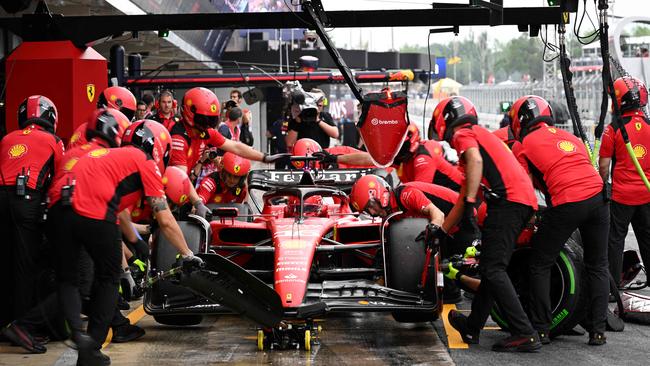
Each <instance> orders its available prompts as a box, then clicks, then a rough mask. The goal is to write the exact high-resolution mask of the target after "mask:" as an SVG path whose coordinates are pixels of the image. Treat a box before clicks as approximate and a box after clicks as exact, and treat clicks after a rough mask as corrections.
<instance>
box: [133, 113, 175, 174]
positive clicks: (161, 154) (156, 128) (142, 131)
mask: <svg viewBox="0 0 650 366" xmlns="http://www.w3.org/2000/svg"><path fill="white" fill-rule="evenodd" d="M171 140H172V138H171V136H170V135H169V131H167V129H166V128H165V127H164V126H163V125H161V124H160V123H158V122H156V121H152V120H149V119H143V120H140V121H136V122H133V123H132V124H131V126H129V128H127V129H126V131H124V136H123V137H122V146H127V145H133V146H136V147H138V148H139V149H140V150H142V151H144V152H145V153H147V154H149V156H151V157H152V158H153V160H154V162H156V165H157V166H158V169H159V170H160V172H161V174H162V172H164V171H165V167H166V166H167V163H169V153H170V150H171Z"/></svg>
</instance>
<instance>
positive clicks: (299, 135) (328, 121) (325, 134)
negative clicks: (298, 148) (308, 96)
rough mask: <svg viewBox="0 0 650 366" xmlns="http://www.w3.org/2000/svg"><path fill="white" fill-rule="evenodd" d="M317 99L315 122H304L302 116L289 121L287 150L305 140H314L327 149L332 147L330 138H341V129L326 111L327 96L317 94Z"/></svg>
mask: <svg viewBox="0 0 650 366" xmlns="http://www.w3.org/2000/svg"><path fill="white" fill-rule="evenodd" d="M315 99H316V106H317V107H318V114H317V115H316V119H315V120H314V121H308V120H304V121H303V120H302V118H301V117H300V116H295V117H294V118H291V119H290V120H289V128H288V132H287V137H286V144H287V150H291V149H292V148H293V145H294V144H295V143H296V141H298V140H300V139H303V138H309V139H312V140H314V141H316V142H318V144H319V145H320V146H321V147H322V148H324V149H325V148H328V147H329V146H330V138H335V139H336V138H338V137H339V129H338V128H337V127H336V123H334V119H333V118H332V115H331V114H329V113H327V112H325V111H324V108H325V105H324V103H325V95H323V94H322V92H320V91H319V92H318V93H316V98H315Z"/></svg>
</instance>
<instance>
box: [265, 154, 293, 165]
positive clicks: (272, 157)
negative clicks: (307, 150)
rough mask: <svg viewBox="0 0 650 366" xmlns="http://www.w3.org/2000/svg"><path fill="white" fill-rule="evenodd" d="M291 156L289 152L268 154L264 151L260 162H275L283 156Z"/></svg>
mask: <svg viewBox="0 0 650 366" xmlns="http://www.w3.org/2000/svg"><path fill="white" fill-rule="evenodd" d="M289 156H291V154H289V153H281V154H273V155H269V154H267V153H264V157H263V158H262V162H264V163H275V162H276V161H278V160H280V159H284V158H288V157H289Z"/></svg>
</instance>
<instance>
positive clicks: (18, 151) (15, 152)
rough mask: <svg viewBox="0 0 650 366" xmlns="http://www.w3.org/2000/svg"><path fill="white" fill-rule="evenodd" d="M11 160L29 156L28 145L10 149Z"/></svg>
mask: <svg viewBox="0 0 650 366" xmlns="http://www.w3.org/2000/svg"><path fill="white" fill-rule="evenodd" d="M8 152H9V158H10V159H18V158H19V157H21V156H23V155H25V154H27V145H25V144H17V145H14V146H12V147H10V148H9V151H8Z"/></svg>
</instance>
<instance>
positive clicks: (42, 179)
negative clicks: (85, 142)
mask: <svg viewBox="0 0 650 366" xmlns="http://www.w3.org/2000/svg"><path fill="white" fill-rule="evenodd" d="M57 121H58V116H57V110H56V107H55V106H54V103H52V101H51V100H50V99H48V98H46V97H44V96H41V95H32V96H30V97H28V98H27V99H25V101H23V102H22V103H21V104H20V106H19V107H18V127H19V130H16V131H13V132H11V133H9V134H8V135H7V136H5V137H4V138H3V139H2V141H0V156H2V158H0V232H1V233H2V240H0V249H1V250H2V253H3V255H4V258H6V259H7V265H4V266H1V269H0V291H2V294H3V296H6V299H5V301H1V302H0V327H3V326H5V325H6V324H7V323H9V322H10V321H12V320H13V319H15V318H17V317H20V316H21V315H22V314H23V313H24V312H25V311H27V310H29V309H30V308H31V307H32V306H34V305H36V302H37V300H36V298H35V296H34V289H35V286H36V274H37V269H38V267H37V263H38V261H39V258H40V256H41V246H42V243H43V227H42V226H43V225H42V221H43V203H44V202H45V193H46V191H47V189H48V187H49V185H50V181H51V179H52V176H54V171H55V170H56V169H58V167H59V165H60V164H61V160H62V159H63V150H64V149H63V142H62V141H61V139H59V138H58V137H57V136H56V135H55V133H56V127H57Z"/></svg>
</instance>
